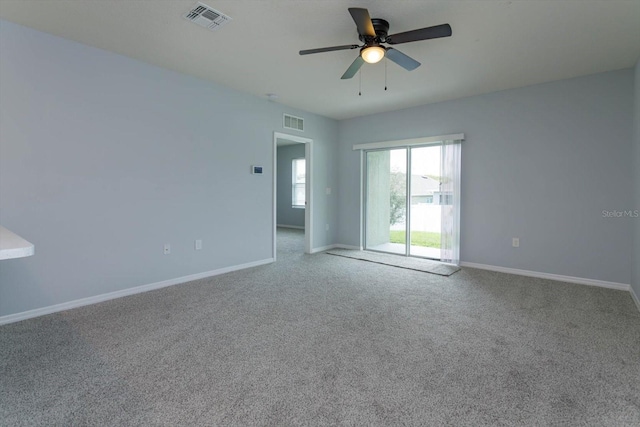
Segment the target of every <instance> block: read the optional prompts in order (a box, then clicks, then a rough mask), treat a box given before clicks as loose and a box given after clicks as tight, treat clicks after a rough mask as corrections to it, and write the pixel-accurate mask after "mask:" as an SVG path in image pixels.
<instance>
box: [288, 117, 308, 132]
mask: <svg viewBox="0 0 640 427" xmlns="http://www.w3.org/2000/svg"><path fill="white" fill-rule="evenodd" d="M284 127H285V128H286V129H294V130H299V131H302V132H304V119H303V118H302V117H296V116H290V115H289V114H285V115H284Z"/></svg>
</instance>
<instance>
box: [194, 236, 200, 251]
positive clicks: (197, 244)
mask: <svg viewBox="0 0 640 427" xmlns="http://www.w3.org/2000/svg"><path fill="white" fill-rule="evenodd" d="M195 249H196V251H199V250H201V249H202V240H200V239H198V240H196V243H195Z"/></svg>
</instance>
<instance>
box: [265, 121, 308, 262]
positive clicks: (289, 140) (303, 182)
mask: <svg viewBox="0 0 640 427" xmlns="http://www.w3.org/2000/svg"><path fill="white" fill-rule="evenodd" d="M312 144H313V140H311V139H309V138H303V137H299V136H296V135H288V134H283V133H279V132H274V137H273V259H274V260H275V259H276V254H277V245H276V242H277V236H278V233H277V229H278V228H281V229H290V230H304V237H305V239H304V240H305V246H304V252H306V253H311V245H312V241H313V239H312V232H313V215H312V205H313V192H312V186H311V180H312V170H313V161H312Z"/></svg>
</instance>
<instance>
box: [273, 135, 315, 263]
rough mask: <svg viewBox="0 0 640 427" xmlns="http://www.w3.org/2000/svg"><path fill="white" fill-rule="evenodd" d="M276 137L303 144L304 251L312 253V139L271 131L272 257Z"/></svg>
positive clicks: (275, 184)
mask: <svg viewBox="0 0 640 427" xmlns="http://www.w3.org/2000/svg"><path fill="white" fill-rule="evenodd" d="M278 139H286V140H288V141H293V142H299V143H301V144H304V158H305V160H306V163H307V170H306V173H307V177H306V182H305V198H306V200H307V206H306V207H305V210H304V251H305V253H308V254H310V253H312V249H311V248H312V247H313V246H312V244H313V185H312V181H313V140H312V139H310V138H304V137H301V136H298V135H290V134H287V133H282V132H273V183H272V185H273V187H272V188H273V190H272V193H273V202H272V203H273V247H272V255H273V259H274V260H275V259H276V252H277V248H276V228H277V209H278V206H277V203H278V201H277V199H276V196H277V194H276V191H277V190H276V186H277V176H278V164H277V163H278Z"/></svg>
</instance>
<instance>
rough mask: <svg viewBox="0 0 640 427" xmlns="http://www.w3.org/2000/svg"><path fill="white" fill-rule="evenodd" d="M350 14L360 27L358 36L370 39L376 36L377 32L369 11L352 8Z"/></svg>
mask: <svg viewBox="0 0 640 427" xmlns="http://www.w3.org/2000/svg"><path fill="white" fill-rule="evenodd" d="M349 13H350V14H351V17H352V18H353V20H354V21H355V23H356V26H357V27H358V34H360V35H363V36H370V37H375V36H376V30H374V29H373V23H372V22H371V17H370V16H369V11H368V10H367V9H362V8H360V7H350V8H349Z"/></svg>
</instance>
